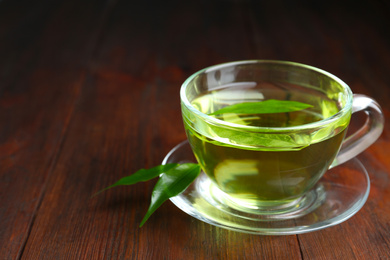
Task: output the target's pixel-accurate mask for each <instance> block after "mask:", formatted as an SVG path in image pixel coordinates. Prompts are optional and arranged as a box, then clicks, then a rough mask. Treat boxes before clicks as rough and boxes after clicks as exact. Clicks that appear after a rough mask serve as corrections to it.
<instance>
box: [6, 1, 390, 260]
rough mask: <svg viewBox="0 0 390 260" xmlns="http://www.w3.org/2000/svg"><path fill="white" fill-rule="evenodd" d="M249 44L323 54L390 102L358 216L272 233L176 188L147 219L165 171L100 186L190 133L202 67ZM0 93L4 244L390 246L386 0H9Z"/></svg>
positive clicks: (188, 252) (247, 249) (25, 248)
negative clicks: (185, 204) (196, 204)
mask: <svg viewBox="0 0 390 260" xmlns="http://www.w3.org/2000/svg"><path fill="white" fill-rule="evenodd" d="M315 2H316V3H315ZM341 2H342V3H341ZM247 59H276V60H288V61H295V62H300V63H304V64H309V65H312V66H315V67H319V68H321V69H324V70H326V71H329V72H330V73H332V74H334V75H336V76H338V77H340V78H341V79H343V80H344V81H345V82H346V83H347V84H348V85H349V86H350V87H351V89H352V91H353V92H355V93H362V94H366V95H369V96H371V97H373V98H374V99H376V100H377V101H378V103H379V104H381V106H382V108H383V111H384V114H385V118H386V123H385V128H384V132H383V134H382V135H381V137H380V138H379V140H378V141H377V142H376V143H375V144H374V145H372V146H371V147H370V148H369V149H367V150H366V151H365V152H363V153H362V154H360V155H359V156H358V158H359V160H360V161H361V162H362V163H363V164H364V166H365V168H366V169H367V171H368V173H369V175H370V179H371V192H370V195H369V197H368V200H367V202H366V204H365V205H364V207H363V208H362V209H361V210H360V211H359V212H358V213H357V214H356V215H354V216H353V217H352V218H350V219H348V220H347V221H345V222H343V223H341V224H339V225H336V226H333V227H329V228H326V229H323V230H319V231H315V232H310V233H306V234H300V235H288V236H261V235H250V234H244V233H238V232H234V231H229V230H225V229H221V228H218V227H214V226H212V225H209V224H206V223H204V222H201V221H199V220H197V219H195V218H193V217H191V216H189V215H187V214H186V213H184V212H182V211H181V210H180V209H178V208H177V207H176V206H175V205H173V204H172V203H171V202H167V203H165V204H164V205H163V206H162V207H161V208H160V209H158V210H157V211H156V212H155V213H154V214H153V215H152V217H151V218H150V219H149V221H148V222H147V223H146V224H145V225H144V226H143V227H142V228H139V227H138V225H139V223H140V222H141V220H142V218H143V216H144V214H145V212H146V210H147V208H148V205H149V201H150V195H151V191H152V189H153V186H154V181H151V182H147V183H140V184H137V185H135V186H131V187H120V188H116V189H112V190H109V191H106V192H105V193H102V194H100V195H99V196H96V197H93V198H91V196H92V195H93V194H94V193H95V192H97V191H98V190H100V189H101V188H103V187H105V186H107V185H110V184H112V183H113V182H115V181H116V180H118V179H119V178H121V177H124V176H127V175H130V174H131V173H133V172H135V171H136V170H138V169H140V168H149V167H152V166H155V165H158V164H160V163H161V161H162V159H163V158H164V156H165V155H166V154H167V153H168V152H169V151H170V149H172V148H173V147H174V146H175V145H176V144H178V143H179V142H181V141H183V140H185V139H186V135H185V132H184V128H183V125H182V121H181V111H180V100H179V89H180V86H181V84H182V82H183V81H184V80H185V79H186V78H187V77H188V76H190V75H191V74H192V73H194V72H196V71H198V70H199V69H202V68H204V67H207V66H210V65H214V64H218V63H222V62H228V61H235V60H247ZM0 108H1V109H0V259H390V179H389V178H390V159H389V154H390V152H389V150H390V127H389V124H390V4H389V2H387V1H384V0H374V1H368V0H366V1H334V2H332V1H278V0H277V1H262V0H259V1H249V0H247V1H246V0H242V1H240V0H237V1H233V0H230V1H229V0H219V1H218V0H211V1H192V2H190V1H170V0H168V1H132V0H83V1H76V0H66V1H65V0H57V1H52V0H38V1H27V0H15V1H14V0H3V1H0ZM353 120H354V119H353ZM351 124H352V125H353V124H355V125H356V124H358V123H351Z"/></svg>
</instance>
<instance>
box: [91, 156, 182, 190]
mask: <svg viewBox="0 0 390 260" xmlns="http://www.w3.org/2000/svg"><path fill="white" fill-rule="evenodd" d="M176 166H178V164H177V163H170V164H165V165H159V166H156V167H153V168H150V169H140V170H138V171H137V172H135V173H134V174H132V175H130V176H127V177H123V178H122V179H120V180H119V181H117V182H116V183H114V184H112V185H111V186H108V187H107V188H104V189H103V190H101V191H99V192H97V193H96V194H95V195H97V194H99V193H101V192H103V191H105V190H108V189H110V188H113V187H116V186H120V185H132V184H136V183H138V182H141V181H149V180H151V179H153V178H156V177H157V176H159V175H160V174H161V173H163V172H166V171H169V170H170V169H172V168H174V167H176Z"/></svg>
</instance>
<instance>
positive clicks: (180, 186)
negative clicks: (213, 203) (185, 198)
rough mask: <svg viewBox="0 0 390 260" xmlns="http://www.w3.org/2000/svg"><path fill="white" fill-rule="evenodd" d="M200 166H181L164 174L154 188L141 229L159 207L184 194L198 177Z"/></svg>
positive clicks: (187, 164) (192, 164)
mask: <svg viewBox="0 0 390 260" xmlns="http://www.w3.org/2000/svg"><path fill="white" fill-rule="evenodd" d="M199 173H200V166H199V165H198V164H195V163H186V164H181V165H179V166H177V167H174V168H171V169H170V170H169V171H167V172H165V173H163V174H162V175H161V176H160V178H159V180H158V181H157V183H156V186H154V189H153V193H152V199H151V202H150V206H149V209H148V211H147V213H146V215H145V217H144V218H143V220H142V222H141V224H140V227H142V226H143V224H144V223H145V222H146V221H147V220H148V218H149V217H150V216H151V215H152V214H153V212H154V211H156V209H157V208H158V207H160V206H161V204H163V203H164V202H165V201H166V200H168V199H169V198H171V197H174V196H177V195H179V194H180V193H182V192H183V191H184V190H185V189H187V187H188V186H189V185H190V184H191V183H192V182H193V181H194V180H195V179H196V177H198V175H199Z"/></svg>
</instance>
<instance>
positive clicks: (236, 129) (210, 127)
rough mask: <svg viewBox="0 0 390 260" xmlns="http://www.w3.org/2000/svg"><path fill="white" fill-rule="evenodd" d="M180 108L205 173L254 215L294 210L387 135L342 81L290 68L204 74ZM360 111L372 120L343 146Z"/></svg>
mask: <svg viewBox="0 0 390 260" xmlns="http://www.w3.org/2000/svg"><path fill="white" fill-rule="evenodd" d="M181 102H182V114H183V121H184V126H185V130H186V133H187V137H188V141H189V143H190V145H191V148H192V150H193V153H194V155H195V157H196V159H197V161H198V163H199V164H200V165H201V167H202V169H203V171H204V173H205V174H206V175H207V176H208V177H209V178H210V179H211V181H212V182H213V183H214V184H215V185H216V186H217V187H218V189H219V190H221V191H222V193H221V194H223V196H224V201H225V202H226V203H231V204H232V205H235V206H236V207H237V208H238V209H240V210H243V211H248V212H253V211H258V212H259V213H261V212H272V211H276V212H279V211H280V210H282V211H283V210H285V209H286V208H289V209H294V208H295V207H296V205H297V204H299V203H302V198H303V197H304V195H305V194H306V193H307V192H308V191H310V189H312V188H313V187H314V185H315V184H316V183H317V182H318V180H319V179H320V178H321V177H322V176H323V174H325V173H326V171H327V170H328V169H329V167H331V166H335V165H337V164H340V163H342V162H345V161H346V160H348V159H350V158H352V157H354V156H356V155H357V154H358V153H360V152H362V151H363V150H364V149H366V148H367V147H368V146H369V145H370V144H372V143H373V142H374V141H375V140H376V139H377V138H378V137H379V135H380V133H381V131H382V129H383V117H382V114H381V110H380V108H379V106H378V105H377V104H376V102H375V101H373V100H372V99H370V98H368V97H365V96H361V95H355V98H354V95H353V94H352V92H351V90H350V89H349V87H348V86H347V85H346V84H345V83H344V82H342V81H341V80H340V79H338V78H337V77H335V76H333V75H331V74H329V73H327V72H325V71H322V70H320V69H317V68H314V67H310V66H307V65H302V64H297V63H292V62H282V61H241V62H232V63H226V64H221V65H217V66H213V67H210V68H206V69H204V70H202V71H199V72H197V73H195V74H194V75H192V76H191V77H190V78H189V79H187V81H185V83H184V84H183V86H182V89H181ZM358 110H364V111H369V112H370V113H369V118H370V120H368V122H367V123H366V125H365V126H364V127H362V129H361V131H359V132H358V133H357V134H355V135H352V136H351V137H350V138H348V139H347V140H345V141H343V140H344V137H345V135H346V132H347V127H348V124H349V121H350V118H351V114H352V112H355V111H358ZM367 124H369V125H370V127H368V125H367ZM343 143H344V146H343V148H342V149H341V151H340V147H342V144H343Z"/></svg>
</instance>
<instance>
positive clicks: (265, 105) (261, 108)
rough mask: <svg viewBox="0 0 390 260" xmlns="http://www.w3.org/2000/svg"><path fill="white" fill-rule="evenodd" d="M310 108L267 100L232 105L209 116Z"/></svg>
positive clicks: (285, 101) (268, 112)
mask: <svg viewBox="0 0 390 260" xmlns="http://www.w3.org/2000/svg"><path fill="white" fill-rule="evenodd" d="M310 107H313V106H312V105H309V104H305V103H301V102H298V101H290V100H275V99H268V100H265V101H261V102H245V103H239V104H233V105H230V106H226V107H224V108H221V109H219V110H217V111H214V112H213V113H210V114H209V115H220V114H226V113H236V114H274V113H287V112H294V111H299V110H303V109H306V108H310Z"/></svg>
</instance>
